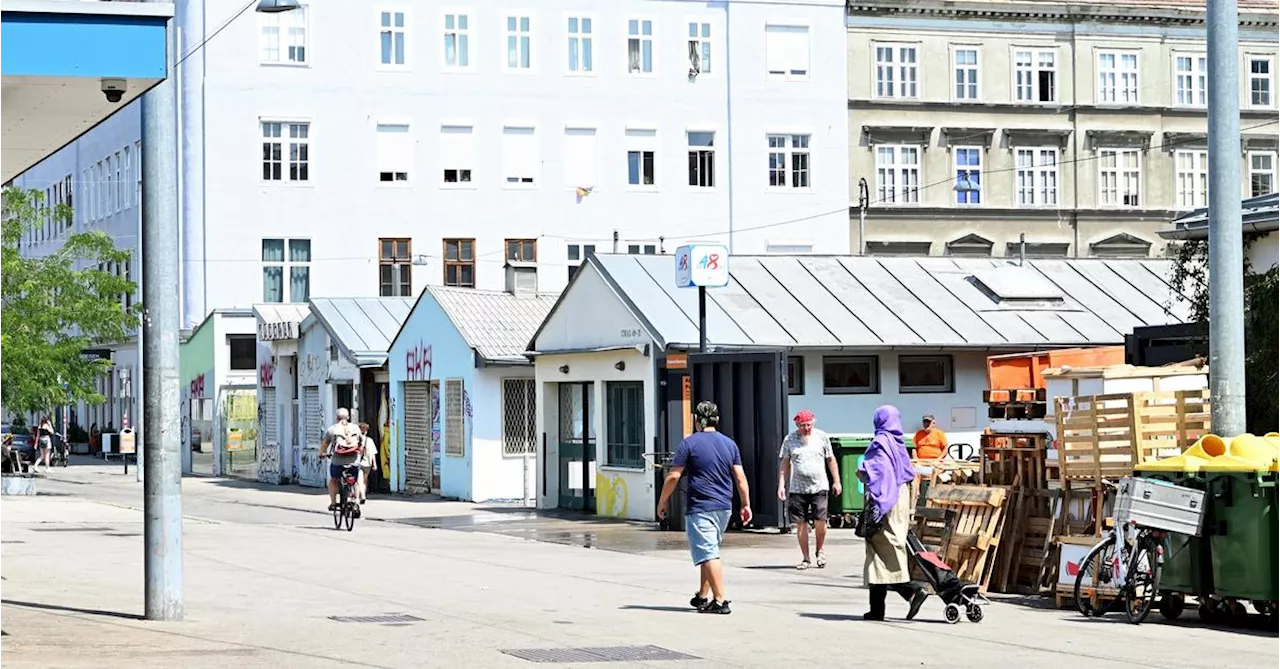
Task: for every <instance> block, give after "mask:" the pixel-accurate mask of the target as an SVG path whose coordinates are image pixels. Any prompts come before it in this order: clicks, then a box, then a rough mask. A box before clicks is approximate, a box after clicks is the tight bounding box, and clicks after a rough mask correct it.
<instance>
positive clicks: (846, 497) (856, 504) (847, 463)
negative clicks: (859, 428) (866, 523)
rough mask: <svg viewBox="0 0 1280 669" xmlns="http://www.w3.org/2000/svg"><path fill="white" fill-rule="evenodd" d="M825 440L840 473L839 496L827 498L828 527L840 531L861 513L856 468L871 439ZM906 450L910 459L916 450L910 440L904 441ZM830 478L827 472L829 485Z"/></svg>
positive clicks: (860, 488)
mask: <svg viewBox="0 0 1280 669" xmlns="http://www.w3.org/2000/svg"><path fill="white" fill-rule="evenodd" d="M828 437H830V439H831V450H832V451H833V452H834V454H835V457H836V466H837V467H838V468H839V469H840V496H839V497H836V496H835V495H832V496H831V497H830V500H829V502H828V505H827V507H828V509H827V513H828V516H829V518H830V522H831V526H832V527H842V526H844V525H846V524H848V525H850V526H852V524H853V523H854V522H856V520H857V517H858V514H859V513H862V503H863V497H864V492H865V491H864V490H863V486H862V481H861V480H860V479H859V478H858V465H860V464H862V458H863V457H865V456H866V453H867V446H869V445H870V444H871V439H872V437H870V436H867V435H854V434H832V435H828ZM906 446H907V452H908V453H911V454H912V455H913V456H914V454H915V449H916V446H915V442H914V441H912V439H911V437H910V436H907V437H906ZM830 478H831V473H830V472H829V471H828V472H827V479H828V482H829V483H831V481H830V480H829V479H830Z"/></svg>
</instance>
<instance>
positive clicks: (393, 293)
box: [378, 239, 413, 297]
mask: <svg viewBox="0 0 1280 669" xmlns="http://www.w3.org/2000/svg"><path fill="white" fill-rule="evenodd" d="M412 244H413V242H412V241H411V240H408V239H379V240H378V294H379V295H381V296H382V297H412V296H413V255H412V249H413V246H412Z"/></svg>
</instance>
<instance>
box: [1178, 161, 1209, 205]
mask: <svg viewBox="0 0 1280 669" xmlns="http://www.w3.org/2000/svg"><path fill="white" fill-rule="evenodd" d="M1173 199H1174V206H1173V208H1174V209H1177V210H1180V211H1186V210H1190V209H1199V208H1201V207H1207V206H1209V152H1208V151H1207V150H1205V149H1180V150H1178V151H1174V152H1173Z"/></svg>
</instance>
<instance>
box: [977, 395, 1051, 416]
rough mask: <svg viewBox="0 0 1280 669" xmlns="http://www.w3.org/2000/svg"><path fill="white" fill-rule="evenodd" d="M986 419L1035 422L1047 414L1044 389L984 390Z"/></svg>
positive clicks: (983, 398) (983, 399)
mask: <svg viewBox="0 0 1280 669" xmlns="http://www.w3.org/2000/svg"><path fill="white" fill-rule="evenodd" d="M982 401H983V403H985V404H986V405H987V417H988V418H993V419H995V420H1037V419H1040V418H1044V417H1045V415H1046V414H1047V413H1048V411H1047V409H1048V404H1047V402H1046V401H1045V389H1044V388H1024V389H1019V390H984V391H982Z"/></svg>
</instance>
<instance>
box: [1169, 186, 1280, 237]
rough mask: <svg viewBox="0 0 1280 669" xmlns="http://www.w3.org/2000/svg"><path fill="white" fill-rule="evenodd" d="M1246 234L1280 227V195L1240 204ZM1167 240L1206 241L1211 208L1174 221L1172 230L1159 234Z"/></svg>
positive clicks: (1261, 197) (1252, 199)
mask: <svg viewBox="0 0 1280 669" xmlns="http://www.w3.org/2000/svg"><path fill="white" fill-rule="evenodd" d="M1240 224H1241V227H1242V228H1243V229H1244V232H1272V231H1274V230H1276V229H1277V228H1278V227H1280V194H1276V193H1271V194H1269V195H1260V196H1258V197H1251V198H1249V199H1247V200H1241V202H1240ZM1158 234H1159V235H1160V236H1161V237H1164V238H1165V239H1205V238H1207V237H1208V236H1209V208H1208V207H1204V208H1201V209H1196V210H1194V211H1189V212H1187V213H1185V214H1182V215H1180V216H1178V217H1177V218H1175V219H1173V229H1172V230H1161V231H1160V232H1159V233H1158Z"/></svg>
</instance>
